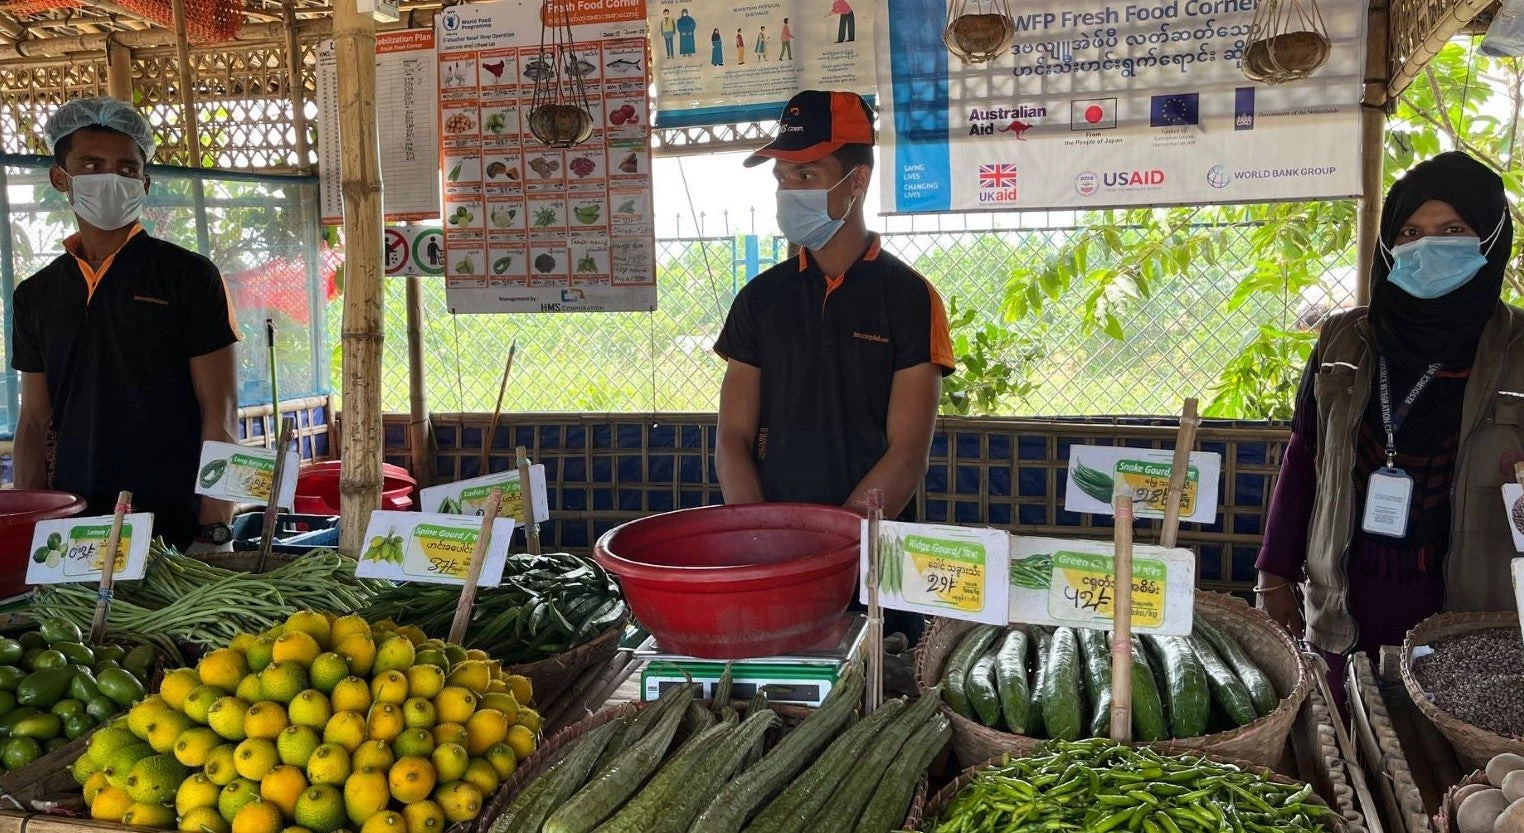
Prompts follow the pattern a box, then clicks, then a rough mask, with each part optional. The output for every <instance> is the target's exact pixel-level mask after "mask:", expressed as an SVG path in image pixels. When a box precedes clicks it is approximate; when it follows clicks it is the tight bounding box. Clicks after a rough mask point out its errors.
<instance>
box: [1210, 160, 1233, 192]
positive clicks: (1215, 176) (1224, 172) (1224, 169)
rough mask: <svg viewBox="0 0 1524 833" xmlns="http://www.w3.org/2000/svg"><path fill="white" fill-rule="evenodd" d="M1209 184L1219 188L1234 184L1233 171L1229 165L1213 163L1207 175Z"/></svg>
mask: <svg viewBox="0 0 1524 833" xmlns="http://www.w3.org/2000/svg"><path fill="white" fill-rule="evenodd" d="M1206 181H1207V184H1208V185H1210V186H1212V187H1213V188H1217V189H1219V190H1221V189H1223V188H1226V187H1228V186H1229V185H1232V184H1233V172H1232V171H1229V170H1228V166H1227V165H1213V166H1212V169H1211V170H1210V171H1207V175H1206Z"/></svg>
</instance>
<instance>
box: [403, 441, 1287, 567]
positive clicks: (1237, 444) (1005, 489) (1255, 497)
mask: <svg viewBox="0 0 1524 833" xmlns="http://www.w3.org/2000/svg"><path fill="white" fill-rule="evenodd" d="M487 421H488V418H487V416H486V415H481V414H467V415H465V416H464V417H456V416H453V415H438V416H436V417H435V422H434V429H435V435H436V438H437V441H438V452H437V454H436V455H435V456H434V461H433V462H434V471H433V473H432V474H433V477H434V481H435V482H449V481H452V480H458V479H463V478H467V477H474V476H476V475H478V474H479V473H480V456H481V449H482V435H483V434H484V433H485V430H486V423H487ZM1173 425H1174V423H1173V421H1172V420H1150V419H1111V418H1104V419H1090V420H1067V421H1058V422H1055V421H1035V420H988V419H983V420H968V419H957V418H948V419H945V420H943V422H942V424H941V425H940V426H939V430H938V431H937V434H936V437H935V439H934V441H933V443H932V449H931V465H930V468H929V469H928V471H927V475H926V482H925V488H924V489H923V490H922V494H921V495H920V496H919V497H918V500H919V501H920V504H919V505H920V507H921V517H922V518H923V519H924V520H927V521H933V522H954V523H960V524H981V525H990V526H1000V527H1011V528H1014V529H1015V530H1017V531H1019V532H1024V533H1028V534H1042V535H1055V536H1063V537H1085V538H1109V537H1110V535H1111V532H1110V529H1111V521H1110V518H1107V517H1092V516H1088V515H1078V514H1074V513H1070V512H1065V511H1063V508H1062V507H1063V493H1064V486H1065V483H1066V478H1065V476H1064V471H1065V467H1066V465H1067V459H1068V450H1069V447H1070V446H1071V445H1076V444H1088V445H1116V444H1123V445H1129V446H1136V447H1145V448H1167V447H1173V433H1174V432H1173ZM1285 433H1286V430H1285V428H1284V427H1281V426H1274V425H1266V424H1264V423H1226V422H1209V423H1207V424H1206V425H1204V426H1203V427H1202V430H1201V433H1200V435H1199V441H1198V448H1199V449H1200V450H1203V451H1213V452H1217V453H1218V454H1221V455H1223V470H1224V474H1223V477H1222V482H1221V484H1220V485H1221V495H1222V510H1221V512H1220V513H1219V515H1218V522H1217V523H1216V524H1213V525H1211V526H1198V525H1193V524H1186V525H1184V526H1183V527H1182V529H1181V533H1180V543H1181V544H1182V545H1183V546H1189V547H1192V548H1194V549H1195V550H1196V551H1197V552H1198V553H1199V555H1200V571H1199V572H1200V579H1201V583H1202V584H1203V586H1207V587H1213V588H1218V589H1242V588H1243V587H1244V586H1246V585H1247V584H1248V583H1249V582H1252V581H1253V579H1254V572H1253V563H1254V557H1255V555H1256V554H1257V553H1258V549H1259V539H1260V535H1261V532H1262V530H1263V523H1264V515H1265V510H1266V508H1267V505H1268V503H1269V496H1270V488H1271V483H1272V481H1273V478H1274V475H1275V471H1276V469H1277V467H1278V465H1279V461H1280V451H1281V445H1282V443H1283V442H1284V438H1285ZM385 442H386V453H387V462H389V463H394V464H396V465H401V466H409V465H410V457H409V453H408V450H409V447H408V438H407V419H406V418H405V417H401V416H396V417H388V418H387V420H386V426H385ZM519 445H522V446H525V447H526V448H527V449H529V452H530V455H531V456H532V457H533V459H534V460H535V461H536V462H541V463H544V464H545V468H546V476H547V479H548V484H549V492H550V494H549V495H548V497H549V501H550V506H551V521H550V522H549V523H548V524H546V525H544V526H543V527H542V529H541V535H542V538H543V540H544V543H545V545H546V546H548V547H554V548H559V549H569V550H574V551H575V550H586V549H588V548H590V547H591V546H592V545H593V543H594V542H595V541H596V540H597V538H598V536H599V535H602V534H603V533H604V532H606V531H608V530H609V529H612V528H613V527H615V526H617V525H618V524H620V523H622V522H624V521H626V520H630V519H632V518H636V517H639V516H641V515H645V514H649V513H655V512H667V511H671V510H674V509H683V508H691V507H696V506H703V505H706V504H717V503H720V502H721V499H720V489H719V482H718V479H717V478H716V476H715V471H714V461H713V448H714V445H715V420H714V416H713V415H703V414H699V415H677V414H663V415H659V416H656V417H653V418H644V419H643V418H640V417H638V416H636V415H617V414H616V415H596V416H594V415H586V416H578V415H532V416H531V417H528V418H523V417H521V418H519V421H516V422H514V423H512V424H500V425H499V427H498V430H497V433H496V434H495V435H494V436H493V437H492V438H491V443H490V447H491V449H492V453H491V456H490V458H489V462H488V468H489V470H491V471H499V470H502V469H505V468H507V467H509V466H510V465H512V459H513V449H514V447H515V446H519ZM1151 526H1152V527H1153V530H1147V529H1146V528H1140V531H1139V533H1138V540H1139V541H1140V542H1141V541H1149V540H1152V539H1153V538H1154V536H1155V535H1156V534H1157V533H1156V531H1155V530H1156V529H1157V523H1154V524H1151Z"/></svg>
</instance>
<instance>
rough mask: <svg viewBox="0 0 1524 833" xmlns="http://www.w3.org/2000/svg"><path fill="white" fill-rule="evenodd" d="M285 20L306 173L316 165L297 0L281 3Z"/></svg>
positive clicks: (289, 78) (299, 159) (299, 164)
mask: <svg viewBox="0 0 1524 833" xmlns="http://www.w3.org/2000/svg"><path fill="white" fill-rule="evenodd" d="M281 22H282V25H284V26H285V27H286V32H285V34H286V86H287V87H289V88H290V89H289V90H288V94H289V96H290V98H291V125H292V127H293V128H294V129H295V131H296V168H297V170H299V171H301V172H302V173H308V172H310V171H311V169H312V153H311V149H310V148H309V147H308V145H307V97H306V92H307V82H306V80H305V76H304V74H303V72H302V63H303V61H302V43H301V36H300V33H299V32H298V31H297V22H296V2H295V0H285V2H284V3H282V4H281Z"/></svg>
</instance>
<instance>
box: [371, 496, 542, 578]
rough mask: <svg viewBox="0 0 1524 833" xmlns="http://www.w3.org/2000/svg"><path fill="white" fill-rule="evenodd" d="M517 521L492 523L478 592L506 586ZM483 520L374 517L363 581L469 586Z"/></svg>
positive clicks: (382, 514)
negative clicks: (468, 577)
mask: <svg viewBox="0 0 1524 833" xmlns="http://www.w3.org/2000/svg"><path fill="white" fill-rule="evenodd" d="M514 525H515V524H514V521H513V519H512V518H499V519H497V520H496V521H494V522H493V523H492V540H491V541H490V542H489V543H488V547H487V554H486V558H485V560H484V561H483V562H482V573H481V579H480V580H478V581H477V583H476V586H478V587H496V586H498V585H499V584H501V583H502V581H503V568H504V567H505V566H506V565H507V562H508V545H509V544H510V543H512V541H513V528H514ZM481 528H482V519H481V518H478V517H475V516H471V515H429V514H422V513H418V512H388V511H379V512H373V513H371V516H370V526H368V527H366V528H365V550H364V551H363V552H362V553H361V554H360V563H359V564H358V565H357V566H356V567H355V575H356V576H358V577H359V578H384V579H390V580H391V581H416V582H422V583H425V584H455V585H464V584H465V583H466V574H467V573H468V572H469V571H470V569H471V556H472V554H473V553H475V552H476V541H477V539H478V538H479V537H480V536H481Z"/></svg>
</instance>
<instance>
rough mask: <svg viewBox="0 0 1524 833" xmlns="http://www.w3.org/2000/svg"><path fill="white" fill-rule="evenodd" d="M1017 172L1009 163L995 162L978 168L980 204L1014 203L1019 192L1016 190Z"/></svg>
mask: <svg viewBox="0 0 1524 833" xmlns="http://www.w3.org/2000/svg"><path fill="white" fill-rule="evenodd" d="M1018 176H1019V174H1018V170H1017V168H1016V166H1015V165H1013V164H1011V163H1010V162H996V163H994V164H992V165H980V166H979V202H981V203H1012V202H1016V201H1017V200H1018V199H1019V198H1020V197H1019V192H1018V191H1017V189H1016V180H1017V179H1018Z"/></svg>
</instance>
